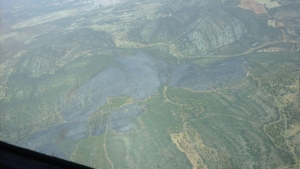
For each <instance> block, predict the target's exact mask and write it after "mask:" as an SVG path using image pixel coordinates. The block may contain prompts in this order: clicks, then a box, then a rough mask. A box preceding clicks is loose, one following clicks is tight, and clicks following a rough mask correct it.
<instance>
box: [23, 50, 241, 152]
mask: <svg viewBox="0 0 300 169" xmlns="http://www.w3.org/2000/svg"><path fill="white" fill-rule="evenodd" d="M243 64H245V59H238V58H237V59H231V60H227V61H225V62H222V63H218V64H213V65H211V66H207V67H199V66H197V65H193V64H190V65H178V66H176V65H170V64H167V63H166V62H164V61H163V60H161V59H158V58H155V57H152V56H149V55H146V54H142V53H138V54H136V55H133V56H130V57H117V58H116V60H115V64H114V65H113V66H111V67H108V68H107V69H105V70H103V71H101V72H100V73H99V74H98V75H96V76H95V77H93V78H92V79H91V80H89V81H88V82H86V83H85V84H83V85H82V86H80V87H79V88H78V90H77V91H76V92H75V94H74V96H73V97H72V98H71V99H70V98H67V96H66V98H65V99H64V101H63V102H64V104H63V106H62V107H61V115H62V117H63V119H64V123H62V124H57V125H55V126H52V127H50V128H48V129H44V130H40V131H37V132H35V133H34V134H32V135H31V136H30V137H28V138H27V139H26V140H24V141H23V142H22V143H21V146H23V147H27V148H30V149H36V150H39V151H40V152H43V153H46V154H51V153H54V154H56V155H57V156H59V157H61V158H65V157H66V156H68V155H69V154H71V153H72V150H74V149H75V145H76V143H77V142H78V141H79V140H81V139H84V138H85V137H87V136H88V135H89V134H88V133H89V126H88V123H87V118H88V117H89V116H91V115H92V114H93V113H94V112H95V111H96V110H97V109H99V108H100V107H101V106H103V105H105V104H106V99H107V98H110V97H117V96H127V97H132V98H134V99H135V100H144V99H146V98H148V97H149V96H151V95H153V94H156V93H157V92H158V88H159V87H160V86H163V85H169V86H175V87H185V88H190V89H191V90H194V91H203V90H211V89H213V88H214V87H216V86H220V85H223V84H228V85H230V84H231V82H237V81H242V80H243V79H244V77H245V76H246V72H245V71H244V70H243ZM172 70H174V71H172ZM144 113H145V109H144V108H143V107H142V106H140V105H137V104H130V105H126V106H123V107H121V108H120V109H118V110H114V111H112V112H111V114H110V117H109V118H106V119H105V118H99V123H98V124H97V125H95V126H92V127H91V134H92V135H93V136H97V135H100V134H103V133H105V131H106V128H107V127H109V128H111V129H113V130H115V131H116V133H124V132H128V131H130V130H132V129H133V128H135V127H136V124H137V122H136V120H135V118H134V117H137V116H140V115H142V114H144ZM64 139H68V140H69V141H70V140H71V141H72V142H74V143H75V144H73V145H74V146H70V147H69V150H68V152H69V153H68V154H66V155H64V153H63V152H62V150H61V145H60V140H64Z"/></svg>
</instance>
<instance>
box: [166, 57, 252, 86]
mask: <svg viewBox="0 0 300 169" xmlns="http://www.w3.org/2000/svg"><path fill="white" fill-rule="evenodd" d="M243 64H246V60H245V59H241V58H237V59H230V60H227V61H224V62H221V63H218V64H213V65H210V66H206V67H199V66H197V65H191V64H190V65H181V66H178V67H177V68H176V69H175V70H174V71H173V73H172V75H171V78H170V80H169V85H170V86H176V87H184V88H189V89H192V90H194V91H205V90H213V89H215V88H220V87H229V86H230V85H232V84H233V83H236V82H240V81H242V80H243V79H244V78H245V77H246V75H247V73H246V72H245V71H244V69H243Z"/></svg>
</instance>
